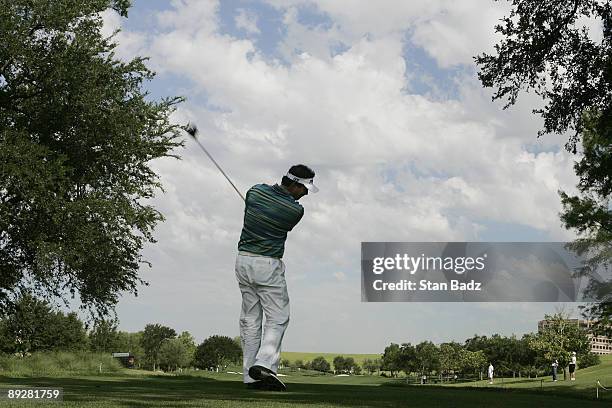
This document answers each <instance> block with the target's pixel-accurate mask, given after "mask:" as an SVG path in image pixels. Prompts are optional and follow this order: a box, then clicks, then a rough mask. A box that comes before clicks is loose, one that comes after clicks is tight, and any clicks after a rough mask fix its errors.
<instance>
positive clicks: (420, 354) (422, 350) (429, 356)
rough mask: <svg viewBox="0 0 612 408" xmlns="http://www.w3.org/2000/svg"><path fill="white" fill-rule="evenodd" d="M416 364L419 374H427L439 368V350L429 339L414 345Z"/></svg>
mask: <svg viewBox="0 0 612 408" xmlns="http://www.w3.org/2000/svg"><path fill="white" fill-rule="evenodd" d="M415 357H416V366H417V367H418V370H419V371H420V373H421V375H426V374H427V375H429V373H431V372H432V371H436V370H439V368H440V359H439V350H438V348H437V347H436V345H435V344H433V343H432V342H431V341H424V342H422V343H419V344H417V345H416V346H415Z"/></svg>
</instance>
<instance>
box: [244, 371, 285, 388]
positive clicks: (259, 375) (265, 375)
mask: <svg viewBox="0 0 612 408" xmlns="http://www.w3.org/2000/svg"><path fill="white" fill-rule="evenodd" d="M249 376H250V377H251V378H252V379H254V380H257V382H254V383H252V384H257V383H261V385H260V386H261V387H264V386H265V387H268V388H267V390H268V391H286V390H287V386H286V385H285V384H284V383H283V382H282V381H281V380H280V379H279V378H278V376H277V375H276V373H275V372H274V371H272V370H270V369H269V368H266V367H262V366H258V365H254V366H253V367H251V368H249ZM254 387H255V386H254Z"/></svg>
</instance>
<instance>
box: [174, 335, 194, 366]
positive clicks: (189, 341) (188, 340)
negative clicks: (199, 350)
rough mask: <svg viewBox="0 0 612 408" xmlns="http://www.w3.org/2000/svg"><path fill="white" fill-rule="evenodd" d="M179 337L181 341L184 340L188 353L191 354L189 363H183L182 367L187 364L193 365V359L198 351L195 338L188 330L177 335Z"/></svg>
mask: <svg viewBox="0 0 612 408" xmlns="http://www.w3.org/2000/svg"><path fill="white" fill-rule="evenodd" d="M177 339H178V340H179V341H181V342H183V344H184V345H185V349H186V352H187V355H188V356H189V361H187V363H186V364H183V365H182V366H181V367H184V366H186V365H192V364H193V359H194V357H195V351H196V344H195V339H194V338H193V336H192V335H191V333H189V332H188V331H184V332H182V333H181V334H180V335H179V336H178V337H177Z"/></svg>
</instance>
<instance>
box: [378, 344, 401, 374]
mask: <svg viewBox="0 0 612 408" xmlns="http://www.w3.org/2000/svg"><path fill="white" fill-rule="evenodd" d="M400 354H401V351H400V346H399V344H395V343H391V344H390V345H388V346H387V347H385V352H384V354H383V356H382V359H381V362H380V368H381V370H385V371H390V372H391V376H392V377H395V376H397V372H398V371H400V370H401V369H402V366H401V360H400Z"/></svg>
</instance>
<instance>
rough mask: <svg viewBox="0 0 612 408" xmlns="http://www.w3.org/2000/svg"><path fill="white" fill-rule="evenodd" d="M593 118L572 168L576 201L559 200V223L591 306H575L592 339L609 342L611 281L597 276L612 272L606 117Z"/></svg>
mask: <svg viewBox="0 0 612 408" xmlns="http://www.w3.org/2000/svg"><path fill="white" fill-rule="evenodd" d="M598 116H600V114H594V115H593V114H587V115H585V117H586V119H585V130H584V132H583V134H582V147H583V157H582V159H581V160H580V161H578V162H576V163H575V164H574V170H575V172H576V175H578V177H579V180H580V181H579V182H578V191H579V192H580V195H572V196H570V195H568V194H567V193H565V192H563V191H561V192H559V194H560V195H561V203H562V204H563V212H562V213H561V221H563V224H564V226H565V228H567V229H574V230H576V231H577V232H578V234H579V238H578V239H576V240H575V241H574V242H572V243H571V244H570V245H569V248H570V249H572V250H573V251H574V252H576V253H577V254H578V255H580V256H583V257H584V258H585V262H584V264H583V266H582V267H581V268H580V269H579V270H578V273H577V275H578V276H584V277H586V278H587V279H588V282H589V283H588V286H587V288H586V295H587V296H590V297H591V299H593V300H595V302H591V303H590V304H587V305H586V306H581V309H582V311H583V315H584V316H585V317H586V318H587V319H590V320H593V321H594V323H595V324H594V325H593V327H592V331H593V333H594V334H595V335H598V334H603V335H607V336H608V337H612V279H610V278H608V279H607V280H606V279H605V276H606V274H604V273H602V272H603V271H604V270H607V272H608V273H607V276H608V277H609V276H610V271H611V270H612V210H611V209H612V202H611V201H610V194H611V193H612V171H610V169H612V117H610V116H608V117H607V118H601V117H598ZM600 275H601V276H600Z"/></svg>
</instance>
